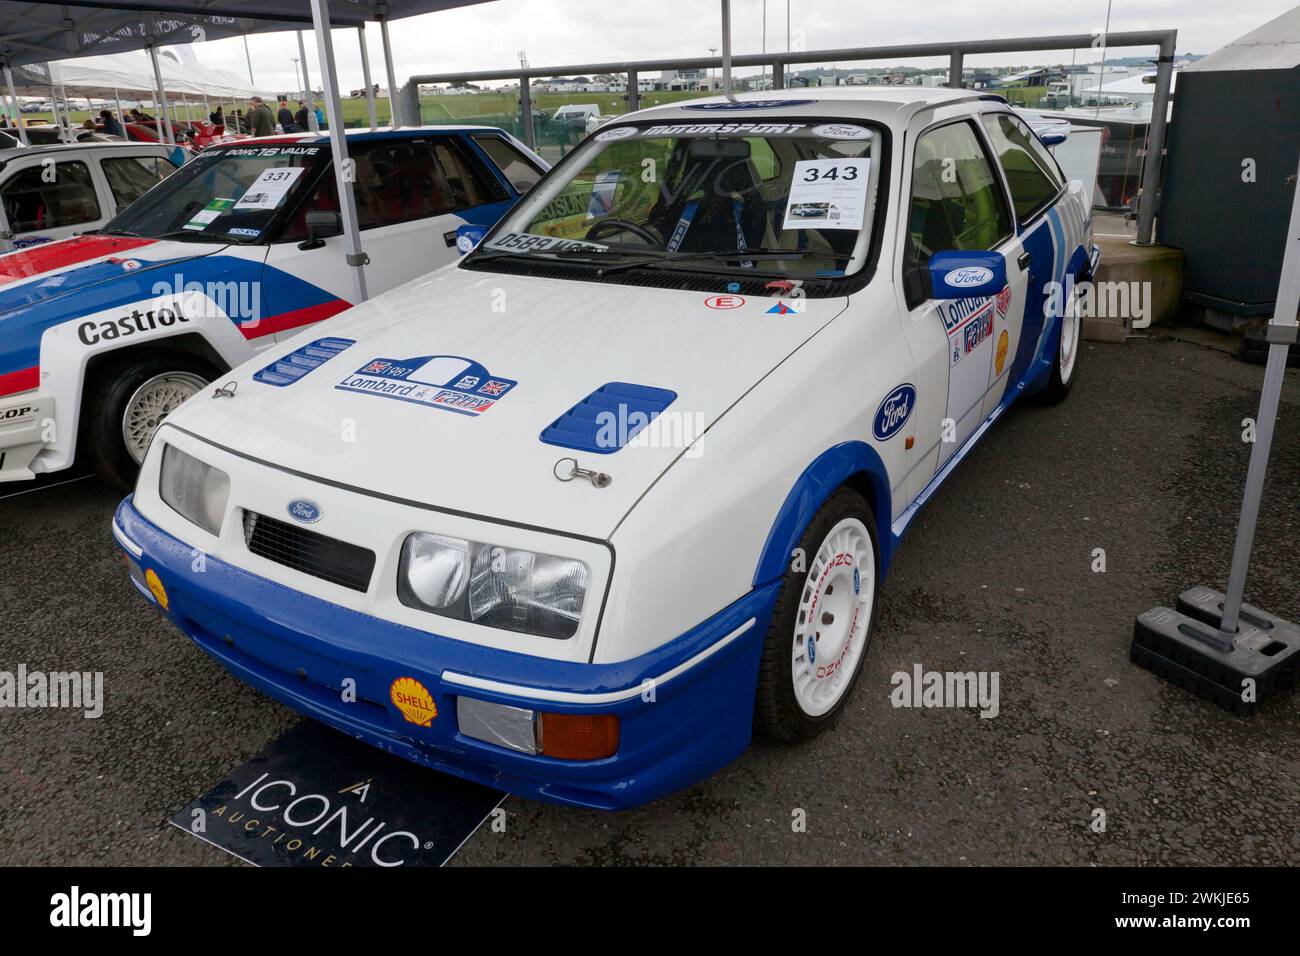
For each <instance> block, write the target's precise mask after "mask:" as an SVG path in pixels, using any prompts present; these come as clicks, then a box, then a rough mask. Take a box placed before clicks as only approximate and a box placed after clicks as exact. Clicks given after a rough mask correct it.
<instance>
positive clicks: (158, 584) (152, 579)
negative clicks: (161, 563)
mask: <svg viewBox="0 0 1300 956" xmlns="http://www.w3.org/2000/svg"><path fill="white" fill-rule="evenodd" d="M144 583H145V584H147V585H149V591H150V592H151V593H152V594H153V596H154V600H155V601H157V602H158V606H159V607H161V608H162V609H163V610H164V611H165V610H167V589H166V588H165V587H163V583H162V581H160V580H159V579H158V575H157V574H155V573H154V569H153V568H150V569H149V570H148V571H146V572H145V573H144Z"/></svg>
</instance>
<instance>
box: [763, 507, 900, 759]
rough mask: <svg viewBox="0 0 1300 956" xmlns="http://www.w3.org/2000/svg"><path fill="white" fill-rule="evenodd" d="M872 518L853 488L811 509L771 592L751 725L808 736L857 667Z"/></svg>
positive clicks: (872, 575) (873, 571) (824, 721)
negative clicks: (787, 565)
mask: <svg viewBox="0 0 1300 956" xmlns="http://www.w3.org/2000/svg"><path fill="white" fill-rule="evenodd" d="M874 528H875V519H874V518H873V517H872V515H871V509H870V508H869V507H868V506H867V502H866V500H865V499H864V498H863V497H862V495H861V494H859V493H858V492H856V491H854V490H853V489H852V488H848V487H841V488H838V489H836V491H835V492H834V493H832V494H831V496H830V497H829V498H827V499H826V501H825V503H824V504H823V505H822V506H821V507H820V508H819V509H818V510H817V513H816V514H815V515H813V517H812V520H811V521H810V522H809V523H808V527H807V528H806V529H805V530H804V533H803V536H802V537H801V539H800V541H799V543H798V546H797V547H796V548H795V549H794V553H793V554H792V555H791V566H790V568H789V570H788V571H787V572H786V574H785V577H784V578H783V580H782V582H781V586H780V589H779V590H778V591H777V596H776V603H775V605H774V607H773V609H772V619H771V622H770V623H769V624H768V629H767V635H766V637H765V638H764V642H763V655H762V659H761V661H760V662H759V672H758V691H757V694H756V696H755V700H754V720H755V725H756V727H757V729H759V730H761V731H763V732H764V733H765V734H766V735H767V736H769V737H775V738H776V739H778V740H789V741H799V740H808V739H810V738H812V737H815V736H816V735H817V734H819V733H820V732H821V731H823V730H824V729H825V728H826V727H827V726H829V725H830V724H831V723H832V722H833V721H834V718H835V716H836V715H837V714H838V713H839V711H840V709H841V708H842V707H843V706H844V703H845V701H847V700H848V698H849V694H850V692H851V691H852V689H853V684H854V682H855V681H856V680H857V677H858V673H859V672H860V671H861V670H862V662H863V660H864V659H865V657H866V653H867V645H868V642H869V640H870V636H871V619H872V612H873V611H874V609H875V602H876V578H877V573H878V551H877V547H876V537H875V531H874Z"/></svg>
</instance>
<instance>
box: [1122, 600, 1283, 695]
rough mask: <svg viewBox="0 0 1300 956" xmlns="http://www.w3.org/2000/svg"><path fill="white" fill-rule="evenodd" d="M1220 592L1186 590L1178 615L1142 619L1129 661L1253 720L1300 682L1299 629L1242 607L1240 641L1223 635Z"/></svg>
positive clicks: (1158, 613) (1157, 612)
mask: <svg viewBox="0 0 1300 956" xmlns="http://www.w3.org/2000/svg"><path fill="white" fill-rule="evenodd" d="M1222 613H1223V593H1222V592H1220V591H1215V590H1214V589H1212V588H1207V587H1199V586H1198V587H1194V588H1188V589H1187V590H1186V591H1184V592H1183V593H1182V594H1180V595H1179V596H1178V606H1177V609H1176V610H1174V609H1171V608H1166V607H1156V608H1152V609H1151V610H1149V611H1147V612H1145V613H1144V614H1141V615H1139V616H1138V619H1137V621H1136V622H1135V624H1134V626H1133V643H1132V645H1130V647H1129V659H1130V660H1132V661H1133V663H1135V664H1137V665H1139V666H1141V667H1145V668H1147V670H1150V671H1152V672H1153V673H1155V674H1158V675H1159V676H1161V677H1163V678H1165V679H1166V680H1168V681H1169V682H1170V683H1172V684H1175V685H1177V686H1178V687H1183V688H1186V689H1187V690H1189V691H1191V692H1192V693H1194V694H1196V695H1197V696H1198V697H1202V698H1204V699H1206V700H1210V701H1213V702H1214V703H1216V704H1218V705H1219V706H1220V707H1223V708H1226V709H1227V710H1230V711H1232V712H1233V713H1234V714H1253V713H1254V712H1255V710H1256V709H1257V708H1258V707H1259V705H1260V704H1261V703H1263V702H1264V701H1265V700H1266V699H1268V698H1269V697H1270V696H1272V695H1274V694H1275V692H1276V691H1279V690H1284V689H1287V688H1290V687H1294V686H1295V684H1296V679H1297V676H1300V627H1297V626H1296V625H1294V624H1292V623H1290V622H1288V621H1284V620H1282V618H1280V617H1276V616H1274V615H1272V614H1269V613H1268V612H1267V611H1263V610H1260V609H1259V608H1257V607H1252V606H1251V605H1249V604H1243V605H1242V607H1241V615H1240V623H1239V624H1238V627H1237V633H1236V635H1235V639H1234V638H1233V636H1232V635H1228V634H1224V633H1223V632H1222V631H1220V630H1219V629H1218V627H1219V622H1220V620H1221V616H1222Z"/></svg>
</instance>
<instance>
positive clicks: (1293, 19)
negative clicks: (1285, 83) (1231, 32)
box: [1183, 7, 1300, 73]
mask: <svg viewBox="0 0 1300 956" xmlns="http://www.w3.org/2000/svg"><path fill="white" fill-rule="evenodd" d="M1297 66H1300V7H1295V8H1294V9H1292V10H1289V11H1287V12H1286V13H1284V14H1282V15H1281V16H1280V17H1277V18H1276V19H1274V20H1270V21H1269V22H1268V23H1266V24H1264V25H1263V26H1262V27H1260V28H1259V29H1257V30H1252V31H1251V32H1250V33H1247V34H1246V35H1245V36H1244V37H1238V38H1237V39H1236V40H1233V41H1232V42H1231V43H1229V44H1228V45H1227V46H1225V47H1221V48H1220V49H1218V50H1215V51H1214V52H1213V53H1211V54H1210V55H1209V56H1206V57H1202V58H1201V59H1199V60H1197V61H1196V62H1195V63H1192V64H1189V65H1188V66H1185V67H1184V68H1183V69H1185V70H1186V71H1187V72H1188V73H1213V72H1218V71H1228V70H1290V69H1292V68H1294V67H1297Z"/></svg>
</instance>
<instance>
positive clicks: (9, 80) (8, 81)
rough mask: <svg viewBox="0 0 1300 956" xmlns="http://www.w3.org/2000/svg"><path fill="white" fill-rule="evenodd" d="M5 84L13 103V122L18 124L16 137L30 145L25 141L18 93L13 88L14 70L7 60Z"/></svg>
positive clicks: (24, 129)
mask: <svg viewBox="0 0 1300 956" xmlns="http://www.w3.org/2000/svg"><path fill="white" fill-rule="evenodd" d="M5 85H6V86H8V87H9V99H10V100H11V101H12V102H13V104H14V122H15V123H16V124H18V138H19V139H21V140H22V141H23V145H24V146H30V145H31V144H30V143H28V142H27V124H26V123H24V122H23V113H22V110H21V109H19V106H18V93H17V92H16V91H15V90H14V71H13V70H12V69H10V67H9V61H8V60H5Z"/></svg>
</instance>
